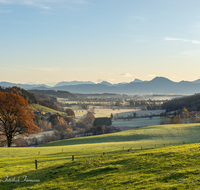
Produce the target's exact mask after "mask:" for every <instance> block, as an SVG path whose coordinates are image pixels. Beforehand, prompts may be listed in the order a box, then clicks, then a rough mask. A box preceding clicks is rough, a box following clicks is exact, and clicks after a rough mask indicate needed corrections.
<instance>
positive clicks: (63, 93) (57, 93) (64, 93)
mask: <svg viewBox="0 0 200 190" xmlns="http://www.w3.org/2000/svg"><path fill="white" fill-rule="evenodd" d="M29 92H32V93H38V94H45V95H51V96H56V97H57V98H71V99H76V98H77V96H76V95H74V94H72V93H71V92H68V91H60V90H58V91H55V90H29Z"/></svg>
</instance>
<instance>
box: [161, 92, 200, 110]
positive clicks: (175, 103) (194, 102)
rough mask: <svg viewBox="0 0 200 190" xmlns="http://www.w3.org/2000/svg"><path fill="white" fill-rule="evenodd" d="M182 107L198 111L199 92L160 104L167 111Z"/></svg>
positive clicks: (199, 105)
mask: <svg viewBox="0 0 200 190" xmlns="http://www.w3.org/2000/svg"><path fill="white" fill-rule="evenodd" d="M183 108H186V109H187V110H188V111H200V94H195V95H192V96H187V97H183V98H176V99H173V100H170V101H168V102H165V103H164V104H163V105H162V109H165V110H166V111H167V112H169V111H175V110H182V109H183Z"/></svg>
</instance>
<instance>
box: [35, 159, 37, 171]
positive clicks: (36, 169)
mask: <svg viewBox="0 0 200 190" xmlns="http://www.w3.org/2000/svg"><path fill="white" fill-rule="evenodd" d="M35 169H36V170H37V160H35Z"/></svg>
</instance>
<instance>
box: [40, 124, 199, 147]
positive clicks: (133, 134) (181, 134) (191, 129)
mask: <svg viewBox="0 0 200 190" xmlns="http://www.w3.org/2000/svg"><path fill="white" fill-rule="evenodd" d="M183 141H184V142H185V143H195V142H199V141H200V124H178V125H156V126H149V127H141V128H137V129H133V130H127V131H122V132H118V133H110V134H105V135H97V136H89V137H81V138H73V139H68V140H63V141H57V142H51V143H48V144H45V145H43V146H65V145H79V144H81V145H83V144H92V146H93V144H98V146H100V145H101V144H102V146H104V147H108V148H113V146H114V147H115V148H122V145H123V146H125V147H127V148H128V147H133V148H136V149H138V148H141V146H142V147H146V148H151V147H154V146H155V145H157V146H162V145H164V144H166V145H169V144H170V143H172V144H176V145H177V144H181V143H183ZM100 143H101V144H100ZM104 143H107V144H106V145H104ZM113 144H114V145H113Z"/></svg>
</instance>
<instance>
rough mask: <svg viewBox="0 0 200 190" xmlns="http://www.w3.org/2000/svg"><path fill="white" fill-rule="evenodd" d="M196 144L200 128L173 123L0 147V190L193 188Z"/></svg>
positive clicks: (199, 179)
mask: <svg viewBox="0 0 200 190" xmlns="http://www.w3.org/2000/svg"><path fill="white" fill-rule="evenodd" d="M199 140H200V124H181V125H180V124H179V125H162V126H151V127H145V128H137V129H134V130H129V131H123V132H118V133H113V134H106V135H99V136H91V137H82V138H75V139H68V140H62V141H57V142H51V143H47V144H45V145H43V146H41V147H34V148H28V147H27V148H0V150H1V151H0V158H1V160H0V180H1V182H0V189H3V190H6V189H8V190H14V189H15V190H16V189H18V190H19V189H133V187H134V188H136V189H181V190H182V189H197V188H199V185H200V175H199V174H200V170H199V169H198V167H197V166H198V164H199V161H200V151H199V144H198V143H197V142H199ZM183 141H184V142H185V143H186V144H184V145H180V144H183ZM195 142H196V144H191V143H195ZM155 145H156V146H155ZM177 145H178V146H177ZM164 146H165V147H164ZM141 147H142V149H141ZM147 149H148V150H147ZM128 150H129V152H128ZM103 152H105V155H103ZM72 155H74V156H75V160H74V161H72ZM35 160H37V161H38V169H37V170H35V165H34V162H35ZM5 176H8V178H7V180H9V179H10V180H11V179H15V180H16V179H20V180H21V181H20V182H15V183H11V182H8V181H7V182H6V177H5ZM23 176H27V178H28V179H29V180H40V182H22V181H23V180H24V177H23Z"/></svg>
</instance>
